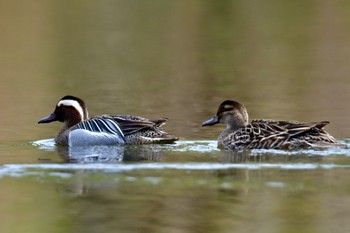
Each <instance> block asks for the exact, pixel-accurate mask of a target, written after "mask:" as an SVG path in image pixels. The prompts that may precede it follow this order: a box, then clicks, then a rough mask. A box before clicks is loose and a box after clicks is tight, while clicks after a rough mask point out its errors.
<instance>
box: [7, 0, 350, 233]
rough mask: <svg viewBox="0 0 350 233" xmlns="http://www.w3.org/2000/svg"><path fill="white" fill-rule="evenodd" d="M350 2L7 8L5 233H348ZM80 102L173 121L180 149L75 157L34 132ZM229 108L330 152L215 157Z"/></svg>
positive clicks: (78, 153)
mask: <svg viewBox="0 0 350 233" xmlns="http://www.w3.org/2000/svg"><path fill="white" fill-rule="evenodd" d="M349 7H350V6H349V4H348V3H347V2H345V1H326V0H321V1H317V2H316V1H310V0H306V1H301V0H300V1H299V0H297V1H290V2H281V1H277V0H268V1H264V2H259V1H244V0H238V1H230V0H229V1H210V0H201V1H199V0H194V1H190V2H188V1H171V0H154V1H122V0H120V1H119V0H117V1H110V0H102V1H90V0H87V1H50V0H49V1H43V0H34V1H30V2H29V1H28V2H21V3H19V2H16V1H3V2H2V3H1V7H0V28H1V32H2V33H1V37H0V42H1V43H0V50H1V53H0V81H1V85H0V103H1V109H2V110H1V111H0V125H1V133H0V199H1V200H2V201H1V202H0V215H1V218H0V219H1V220H0V232H11V233H16V232H28V233H30V232H35V233H38V232H45V233H46V232H64V233H67V232H123V233H124V232H130V233H134V232H174V233H175V232H182V233H183V232H269V233H271V232H312V233H315V232H320V233H323V232H325V233H326V232H334V233H336V232H347V231H348V229H349V227H350V225H349V221H348V219H349V217H350V216H349V213H350V198H349V197H350V188H349V182H348V177H349V176H350V168H349V165H350V153H349V152H350V151H349V148H350V144H349V139H348V138H349V136H350V125H349V123H348V122H349V116H350V108H349V105H348V101H347V100H349V99H350V79H349V77H348V76H349V73H350V66H349V64H348V61H349V57H350V46H349V41H350V31H349V30H350V27H349V22H350V18H349V17H350V16H349V14H348V12H349V10H350V8H349ZM67 94H71V95H76V96H79V97H81V98H83V99H84V100H85V101H86V103H87V106H88V109H89V113H90V116H93V115H100V114H106V113H110V114H133V115H140V116H143V117H148V118H157V117H167V118H169V121H168V123H167V125H166V126H165V127H164V129H165V130H166V131H168V132H170V133H172V134H174V135H177V136H179V137H180V138H181V140H180V141H178V142H176V143H175V144H171V145H148V146H125V147H93V148H78V149H74V148H73V149H68V148H63V147H57V146H55V145H54V143H53V140H52V138H53V137H54V136H55V134H56V133H57V131H58V129H59V127H60V123H52V124H45V125H37V124H36V122H37V121H38V119H41V118H42V117H44V116H46V115H48V114H49V113H51V112H52V111H53V110H54V107H55V104H56V103H57V101H58V100H59V99H60V98H61V97H63V96H64V95H67ZM225 99H234V100H238V101H240V102H242V103H243V104H244V105H246V107H247V109H248V111H249V115H250V117H251V118H252V119H253V118H270V119H280V120H298V121H322V120H328V121H330V122H331V124H330V125H328V126H327V127H326V129H327V130H328V131H329V132H330V133H331V134H332V135H334V136H335V137H336V138H338V139H339V140H340V141H341V142H342V143H345V144H346V145H347V147H346V148H343V149H340V148H338V149H329V150H293V151H283V150H251V151H233V152H229V151H220V150H218V149H217V148H216V141H215V140H216V138H217V136H218V134H219V133H220V131H221V130H222V129H223V126H213V127H205V128H202V127H201V126H200V125H201V123H202V122H203V121H205V120H207V119H209V118H210V117H211V116H212V115H214V114H215V112H216V110H217V107H218V105H219V104H220V103H221V102H222V101H223V100H225Z"/></svg>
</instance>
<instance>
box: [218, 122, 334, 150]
mask: <svg viewBox="0 0 350 233" xmlns="http://www.w3.org/2000/svg"><path fill="white" fill-rule="evenodd" d="M327 124H329V122H327V121H322V122H311V123H304V122H296V121H275V120H253V121H252V122H251V123H250V124H248V125H247V127H245V128H242V129H239V130H237V131H236V132H234V133H232V134H230V135H229V136H228V137H227V138H225V141H226V143H228V141H231V143H228V145H229V147H228V148H229V149H230V148H238V149H240V148H246V149H253V148H256V149H262V148H266V149H273V148H293V147H320V146H321V147H325V145H330V144H337V142H336V140H335V139H334V138H333V137H332V136H331V135H330V134H328V133H327V132H326V131H325V130H324V129H323V128H324V127H325V126H326V125H327ZM224 143H225V142H224ZM224 145H225V144H224ZM333 146H334V145H333Z"/></svg>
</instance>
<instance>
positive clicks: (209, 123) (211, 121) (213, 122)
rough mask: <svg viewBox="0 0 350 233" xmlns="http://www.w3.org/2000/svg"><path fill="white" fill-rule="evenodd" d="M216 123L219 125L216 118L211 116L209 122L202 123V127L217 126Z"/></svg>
mask: <svg viewBox="0 0 350 233" xmlns="http://www.w3.org/2000/svg"><path fill="white" fill-rule="evenodd" d="M217 123H219V120H218V118H217V116H213V117H212V118H210V119H209V120H207V121H204V122H203V123H202V126H208V125H215V124H217Z"/></svg>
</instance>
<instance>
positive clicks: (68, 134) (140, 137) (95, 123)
mask: <svg viewBox="0 0 350 233" xmlns="http://www.w3.org/2000/svg"><path fill="white" fill-rule="evenodd" d="M166 120H167V119H166V118H159V119H155V120H149V119H146V118H143V117H139V116H131V115H102V116H96V117H92V118H89V117H88V111H87V107H86V105H85V103H84V101H83V100H82V99H80V98H78V97H75V96H70V95H67V96H65V97H63V98H62V99H61V100H60V101H59V102H58V103H57V105H56V108H55V111H54V112H53V113H51V115H49V116H47V117H45V118H43V119H41V120H39V121H38V123H39V124H41V123H50V122H53V121H60V122H63V126H62V127H61V129H60V131H59V132H58V134H57V136H56V138H55V142H56V143H57V144H60V145H63V146H91V145H124V144H150V143H173V142H174V141H176V140H178V138H177V137H175V136H173V135H170V134H168V133H166V132H164V131H163V130H162V129H161V126H162V125H163V124H165V122H166Z"/></svg>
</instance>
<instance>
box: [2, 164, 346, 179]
mask: <svg viewBox="0 0 350 233" xmlns="http://www.w3.org/2000/svg"><path fill="white" fill-rule="evenodd" d="M349 168H350V165H339V164H315V163H305V164H300V163H295V164H269V163H254V164H229V163H138V164H105V163H94V164H6V165H1V166H0V177H4V176H10V177H22V176H38V175H44V174H48V175H50V176H58V177H62V178H66V177H69V176H70V174H71V173H73V172H75V171H80V170H84V172H92V173H96V172H103V173H121V172H129V171H135V170H164V169H176V170H192V171H193V170H202V171H211V170H212V171H214V170H229V169H246V170H258V169H282V170H313V169H349Z"/></svg>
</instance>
